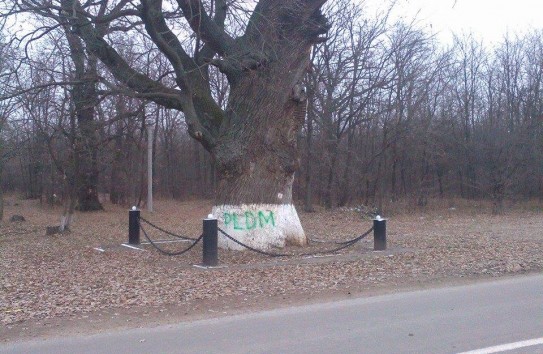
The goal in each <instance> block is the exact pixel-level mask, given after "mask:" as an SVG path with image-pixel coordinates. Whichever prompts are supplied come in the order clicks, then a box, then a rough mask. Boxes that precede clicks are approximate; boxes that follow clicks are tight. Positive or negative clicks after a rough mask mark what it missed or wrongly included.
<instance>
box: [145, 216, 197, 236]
mask: <svg viewBox="0 0 543 354" xmlns="http://www.w3.org/2000/svg"><path fill="white" fill-rule="evenodd" d="M140 220H141V221H143V222H144V223H146V224H147V225H149V226H151V227H154V228H155V229H157V230H158V231H161V232H163V233H165V234H166V235H169V236H172V237H175V238H178V239H181V240H187V241H195V240H196V239H195V238H191V237H187V236H181V235H177V234H174V233H173V232H171V231H168V230H164V229H163V228H161V227H160V226H157V225H155V224H153V223H152V222H150V221H149V220H145V219H144V218H143V217H141V216H140ZM140 227H141V223H140Z"/></svg>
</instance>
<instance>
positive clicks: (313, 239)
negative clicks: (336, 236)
mask: <svg viewBox="0 0 543 354" xmlns="http://www.w3.org/2000/svg"><path fill="white" fill-rule="evenodd" d="M357 238H358V236H357V237H355V238H353V239H350V240H346V241H327V240H318V239H316V238H311V237H308V239H309V241H310V242H315V243H335V244H336V245H345V244H347V243H351V242H353V241H354V240H356V239H357Z"/></svg>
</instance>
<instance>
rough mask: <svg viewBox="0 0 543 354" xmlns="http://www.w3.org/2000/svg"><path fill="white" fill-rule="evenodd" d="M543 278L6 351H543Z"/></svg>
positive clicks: (10, 346)
mask: <svg viewBox="0 0 543 354" xmlns="http://www.w3.org/2000/svg"><path fill="white" fill-rule="evenodd" d="M542 337H543V275H532V276H524V277H517V278H512V279H505V280H498V281H494V282H484V283H477V284H472V285H464V286H455V287H447V288H439V289H428V290H420V291H414V292H405V293H396V294H390V295H382V296H375V297H366V298H357V299H352V300H343V301H337V302H330V303H324V304H314V305H308V306H301V307H292V308H287V309H279V310H272V311H265V312H260V313H252V314H245V315H237V316H231V317H222V318H216V319H207V320H201V321H195V322H186V323H179V324H176V325H167V326H161V327H155V328H140V329H132V330H125V331H117V332H112V333H105V334H98V335H92V336H83V337H73V338H52V339H47V340H40V341H28V342H18V343H7V344H1V345H0V353H55V354H59V353H115V354H121V353H236V354H237V353H304V354H306V353H460V352H466V351H474V352H473V353H477V354H482V353H497V352H505V351H507V353H543V338H542Z"/></svg>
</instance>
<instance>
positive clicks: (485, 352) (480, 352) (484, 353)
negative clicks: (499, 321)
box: [458, 337, 543, 354]
mask: <svg viewBox="0 0 543 354" xmlns="http://www.w3.org/2000/svg"><path fill="white" fill-rule="evenodd" d="M541 344H543V337H541V338H535V339H528V340H523V341H520V342H514V343H507V344H501V345H496V346H493V347H487V348H482V349H476V350H471V351H469V352H462V353H458V354H491V353H500V352H506V351H509V350H514V349H519V348H525V347H532V346H534V345H541Z"/></svg>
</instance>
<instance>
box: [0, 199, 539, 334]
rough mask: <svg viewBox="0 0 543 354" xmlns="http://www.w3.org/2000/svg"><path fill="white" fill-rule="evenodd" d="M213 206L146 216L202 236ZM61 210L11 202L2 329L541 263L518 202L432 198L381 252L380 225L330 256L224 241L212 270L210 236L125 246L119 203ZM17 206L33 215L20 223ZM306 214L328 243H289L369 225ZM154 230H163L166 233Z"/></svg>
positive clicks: (228, 305) (398, 224) (528, 216)
mask: <svg viewBox="0 0 543 354" xmlns="http://www.w3.org/2000/svg"><path fill="white" fill-rule="evenodd" d="M210 209H211V202H209V201H194V202H173V201H158V202H156V203H155V212H154V213H152V214H149V213H146V212H143V213H142V216H144V217H145V218H147V219H149V220H151V221H152V222H155V223H157V224H158V225H160V226H162V227H163V228H165V229H168V230H171V231H173V232H175V233H178V234H182V235H186V236H191V237H195V236H198V235H199V234H200V233H201V229H202V218H203V217H205V216H206V215H207V214H208V212H209V211H210ZM60 212H61V210H60V209H59V208H56V209H51V208H49V207H42V206H40V205H39V203H38V201H29V200H18V199H16V198H11V199H8V201H7V206H6V210H5V217H4V221H3V222H2V223H1V224H0V333H4V335H0V337H2V338H3V339H4V340H6V339H9V338H8V337H10V336H13V335H14V333H16V332H17V333H19V332H20V331H21V330H22V329H25V328H28V327H29V326H31V325H32V324H34V326H35V325H36V323H38V324H47V323H51V322H54V323H59V319H60V320H61V319H68V320H69V321H82V320H84V319H86V318H92V317H93V316H94V317H96V316H97V315H96V314H99V316H102V315H103V316H109V317H111V318H114V317H115V316H117V315H119V314H120V313H128V312H131V313H134V314H137V317H139V318H140V319H141V318H143V319H145V316H150V314H154V315H153V316H156V315H157V314H159V315H160V314H162V315H164V316H165V317H167V316H171V315H172V312H176V313H177V312H182V313H181V315H183V314H185V315H186V314H191V313H192V314H195V313H197V312H198V310H195V309H199V311H200V312H206V311H211V312H214V311H215V310H212V308H213V307H212V306H211V307H205V306H204V304H207V305H206V306H210V304H214V303H220V304H221V307H220V308H221V309H222V310H224V309H232V308H240V309H242V308H243V303H244V302H246V303H248V304H249V303H252V304H256V305H258V304H260V305H262V306H264V307H265V306H266V304H267V303H272V302H274V301H275V302H279V303H280V302H281V301H282V299H288V300H284V301H295V302H298V303H299V302H304V301H311V299H314V298H318V297H321V298H322V297H326V296H327V295H330V296H335V295H338V294H343V295H346V294H356V293H362V292H368V291H371V290H372V289H394V288H396V287H400V286H401V287H406V286H408V287H409V286H416V285H417V284H430V283H435V282H440V281H446V280H458V279H462V278H479V277H482V278H488V277H495V276H502V275H507V274H521V273H527V272H541V271H542V270H543V256H542V255H543V212H542V210H541V207H533V208H532V209H531V210H530V209H523V210H520V209H518V208H517V209H510V210H508V211H507V212H506V214H505V215H501V216H492V215H491V214H490V213H488V212H487V208H477V207H476V206H473V207H472V208H470V209H469V211H468V210H466V209H464V208H459V209H455V208H430V211H429V210H426V211H425V213H422V212H411V213H409V214H403V215H396V216H392V217H391V218H390V219H389V221H388V224H387V228H388V250H387V251H386V252H372V247H373V239H372V235H370V236H369V237H368V238H366V239H364V240H363V241H362V242H359V243H357V244H355V245H354V246H352V247H349V248H346V249H344V250H342V251H339V252H337V253H336V254H335V255H334V256H331V257H317V258H309V257H292V258H270V257H266V256H262V255H258V254H254V253H250V252H234V251H223V250H220V256H219V257H220V263H221V265H222V266H224V267H223V268H219V269H213V270H209V269H208V270H202V269H199V268H196V267H194V266H193V265H194V264H198V263H200V262H201V260H202V254H201V253H202V249H201V245H198V246H196V247H195V248H194V249H193V250H192V251H190V252H189V253H187V254H185V255H182V256H179V257H167V256H163V255H161V254H159V253H158V252H156V251H154V250H153V249H152V248H149V247H145V249H146V250H145V251H136V250H130V249H128V248H125V247H121V246H119V245H120V244H121V243H123V242H126V240H127V229H128V226H127V223H128V210H126V209H125V208H121V207H117V206H112V205H109V204H108V205H106V211H103V212H95V213H87V214H79V213H78V214H76V216H75V220H74V222H73V224H72V231H71V232H70V233H66V234H62V235H56V236H46V235H45V227H46V226H52V225H55V224H58V220H59V219H60ZM15 214H20V215H23V216H24V217H25V218H26V221H25V222H10V221H9V218H10V217H11V216H12V215H15ZM300 218H301V220H302V224H303V226H304V228H305V230H306V233H307V234H308V235H309V236H310V238H311V239H313V240H319V241H326V242H312V243H311V245H310V246H309V247H307V248H304V249H303V250H301V249H299V248H296V247H287V248H286V250H283V251H282V252H291V253H300V252H308V251H314V250H319V249H329V248H334V247H336V246H337V244H335V243H333V241H336V240H348V239H351V238H353V237H355V236H357V235H360V234H361V233H362V232H364V231H366V230H367V229H368V228H369V227H371V221H370V220H369V218H368V217H367V216H365V215H362V214H361V213H360V212H359V211H358V209H354V208H353V209H342V210H335V211H324V210H321V211H318V212H316V213H300ZM151 235H152V237H153V238H155V239H159V238H160V239H163V238H165V236H164V235H161V234H160V233H159V232H152V234H151ZM142 237H143V236H142ZM186 245H187V244H186V243H177V244H171V245H169V246H167V247H169V248H168V249H169V250H176V249H179V248H182V247H186ZM95 248H102V249H104V250H105V252H101V251H99V250H96V249H95ZM292 299H294V300H292ZM296 299H297V300H296ZM206 308H209V309H208V310H206ZM222 310H221V311H222ZM226 312H227V311H226V310H225V311H224V313H226ZM55 321H56V322H55ZM127 321H129V319H127ZM158 321H159V322H160V320H158Z"/></svg>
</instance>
